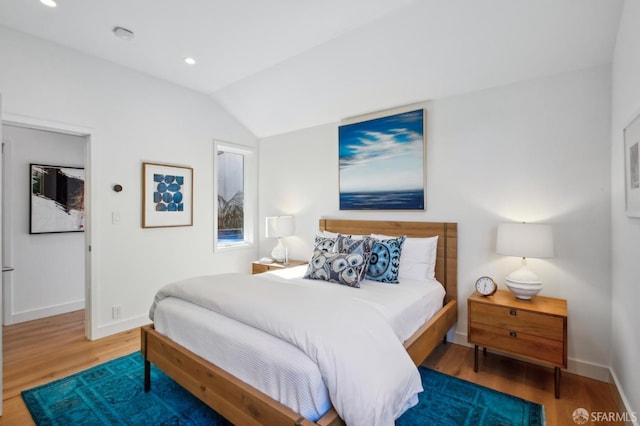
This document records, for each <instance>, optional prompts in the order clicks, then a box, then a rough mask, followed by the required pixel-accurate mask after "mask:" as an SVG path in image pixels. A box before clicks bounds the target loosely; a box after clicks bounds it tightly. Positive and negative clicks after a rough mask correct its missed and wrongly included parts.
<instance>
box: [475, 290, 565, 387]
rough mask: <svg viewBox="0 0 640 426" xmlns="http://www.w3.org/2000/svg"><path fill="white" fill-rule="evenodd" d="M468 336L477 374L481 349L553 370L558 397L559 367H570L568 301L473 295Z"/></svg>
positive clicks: (505, 294) (500, 294)
mask: <svg viewBox="0 0 640 426" xmlns="http://www.w3.org/2000/svg"><path fill="white" fill-rule="evenodd" d="M467 333H468V334H467V336H468V341H469V343H471V344H473V345H474V360H473V371H475V372H477V371H478V346H479V345H480V346H483V347H484V349H483V351H484V353H485V354H486V350H487V348H491V349H496V350H498V351H500V352H504V353H505V354H507V355H514V356H516V357H519V358H522V359H525V360H527V361H533V362H537V363H541V364H544V365H549V366H552V367H554V387H555V396H556V398H559V397H560V368H567V301H566V300H564V299H555V298H552V297H543V296H534V297H533V298H532V299H531V300H520V299H517V298H516V297H515V295H514V294H513V293H511V292H510V291H504V290H498V291H497V292H496V293H495V294H494V295H493V296H488V297H485V296H481V295H480V294H479V293H478V292H474V293H473V294H472V295H471V296H470V297H469V299H467Z"/></svg>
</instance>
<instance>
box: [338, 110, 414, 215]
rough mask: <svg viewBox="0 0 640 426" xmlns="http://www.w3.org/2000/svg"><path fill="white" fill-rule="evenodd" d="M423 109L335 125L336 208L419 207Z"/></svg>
mask: <svg viewBox="0 0 640 426" xmlns="http://www.w3.org/2000/svg"><path fill="white" fill-rule="evenodd" d="M424 116H425V111H424V109H413V110H409V111H406V112H401V113H398V114H393V115H387V116H382V117H377V118H373V119H370V120H364V121H358V122H353V123H348V124H343V125H341V126H339V128H338V141H339V142H338V144H339V157H340V179H339V180H340V210H425V184H424V183H425V161H424V159H425V144H424V133H425V132H424V122H425V121H424Z"/></svg>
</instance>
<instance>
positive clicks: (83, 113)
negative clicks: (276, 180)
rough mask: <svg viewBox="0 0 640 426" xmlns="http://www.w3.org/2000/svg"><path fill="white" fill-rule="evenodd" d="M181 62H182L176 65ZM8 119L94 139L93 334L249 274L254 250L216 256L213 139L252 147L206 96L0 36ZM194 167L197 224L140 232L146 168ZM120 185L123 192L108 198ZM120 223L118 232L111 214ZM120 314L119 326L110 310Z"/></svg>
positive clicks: (0, 85)
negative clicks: (71, 129) (160, 293)
mask: <svg viewBox="0 0 640 426" xmlns="http://www.w3.org/2000/svg"><path fill="white" fill-rule="evenodd" d="M176 60H180V58H176ZM0 63H2V64H11V66H2V67H0V93H2V99H3V112H4V113H5V118H6V115H7V114H12V115H14V116H19V115H22V116H27V117H31V118H35V119H39V120H44V121H47V122H51V123H56V122H59V123H61V126H66V125H71V126H77V127H80V128H86V129H89V133H91V138H90V139H91V140H90V151H91V154H90V155H91V161H90V163H89V164H88V165H87V166H88V170H90V176H89V178H90V180H91V191H92V193H91V194H90V202H91V206H90V208H91V209H92V213H90V214H91V215H92V217H93V219H94V222H93V223H92V224H91V227H92V233H93V236H94V239H93V241H91V244H92V249H93V250H92V253H91V256H92V258H93V265H92V272H91V273H92V276H93V278H94V280H93V282H92V285H93V289H94V290H93V296H94V300H93V301H92V302H91V303H92V305H93V306H96V312H94V321H93V330H92V331H93V335H94V337H100V336H103V335H106V334H110V333H113V332H117V331H120V330H127V329H130V328H132V327H135V326H137V325H140V324H144V323H148V322H149V319H148V317H147V314H148V309H149V307H150V305H151V302H152V300H153V296H154V294H155V291H156V290H157V289H158V288H159V287H160V286H161V285H163V284H165V283H168V282H171V281H174V280H177V279H180V278H184V277H187V276H192V275H198V274H206V273H212V272H228V271H233V270H238V271H246V272H249V271H250V262H251V261H252V260H254V259H255V258H256V255H257V253H256V249H255V248H254V247H248V248H247V249H244V250H233V251H227V252H223V253H214V252H213V218H214V215H213V167H212V163H213V155H214V154H213V140H214V139H216V138H217V139H220V140H225V141H230V142H235V143H237V144H242V145H246V146H252V147H254V146H256V140H255V138H254V137H253V135H251V133H250V132H248V131H247V130H246V129H245V128H244V127H242V126H241V125H240V124H238V122H237V121H236V120H235V119H234V118H233V117H231V116H230V115H229V114H227V113H226V112H225V111H224V110H223V109H222V108H220V107H219V106H218V105H217V104H216V103H215V102H214V101H212V99H211V98H209V97H208V96H205V95H202V94H198V93H196V92H192V91H189V90H186V89H183V88H180V87H178V86H174V85H172V84H169V83H166V82H164V81H161V80H158V79H155V78H151V77H149V76H146V75H144V74H141V73H137V72H134V71H131V70H128V69H126V68H123V67H120V66H117V65H114V64H111V63H109V62H106V61H103V60H100V59H96V58H93V57H90V56H87V55H83V54H80V53H78V52H76V51H74V50H71V49H66V48H62V47H59V46H56V45H54V44H51V43H48V42H46V41H43V40H40V39H36V38H33V37H30V36H26V35H23V34H21V33H17V32H15V31H12V30H8V29H6V28H0ZM144 161H152V162H161V163H170V164H182V165H188V166H192V167H193V168H194V199H195V202H194V218H193V219H194V226H192V227H180V228H162V229H142V228H141V193H142V184H141V174H142V172H141V170H142V162H144ZM116 183H118V184H121V185H122V186H123V187H124V190H123V191H122V192H121V193H115V192H114V191H112V189H111V188H112V186H113V185H114V184H116ZM114 211H118V212H120V215H121V223H120V224H119V225H113V224H112V221H111V217H112V212H114ZM114 305H121V306H122V318H123V319H122V321H114V320H112V318H111V308H112V306H114Z"/></svg>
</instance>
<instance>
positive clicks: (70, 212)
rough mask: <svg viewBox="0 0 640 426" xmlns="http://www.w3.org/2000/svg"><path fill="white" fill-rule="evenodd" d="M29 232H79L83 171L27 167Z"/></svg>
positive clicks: (81, 225)
mask: <svg viewBox="0 0 640 426" xmlns="http://www.w3.org/2000/svg"><path fill="white" fill-rule="evenodd" d="M29 167H30V170H31V172H30V173H31V179H30V184H31V188H30V192H31V195H30V198H29V216H30V221H29V233H30V234H49V233H59V232H83V231H84V228H85V214H84V180H85V178H84V169H83V168H81V167H66V166H49V165H44V164H30V165H29Z"/></svg>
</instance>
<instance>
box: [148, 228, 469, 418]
mask: <svg viewBox="0 0 640 426" xmlns="http://www.w3.org/2000/svg"><path fill="white" fill-rule="evenodd" d="M319 230H320V231H327V232H334V233H340V234H349V235H368V234H384V235H406V236H407V237H417V238H421V237H431V236H438V245H437V261H436V264H435V277H436V279H437V280H438V282H440V283H441V284H442V286H443V287H444V289H445V296H444V304H443V305H444V306H442V308H441V309H440V310H438V311H437V312H436V313H435V315H433V316H431V317H430V319H429V320H428V321H426V323H424V324H423V325H422V326H420V327H419V328H418V330H417V331H416V332H415V333H413V334H412V335H410V336H409V337H408V338H407V339H406V340H405V341H404V347H405V349H406V353H407V354H408V355H409V357H410V358H411V361H413V363H414V364H415V365H419V364H421V363H422V362H423V361H424V360H425V359H426V357H427V356H428V354H429V353H430V352H431V351H432V350H433V348H435V346H436V345H437V344H439V343H440V342H441V341H442V340H443V339H444V338H445V336H446V332H447V331H448V330H449V329H450V328H451V327H452V326H453V325H454V324H455V322H456V320H457V301H456V295H457V225H456V224H455V223H429V222H397V221H359V220H342V219H321V220H320V223H319ZM165 332H166V331H165ZM141 339H142V341H141V351H142V354H143V356H144V358H145V389H146V390H148V389H149V388H150V385H151V384H150V374H149V371H150V364H151V363H153V364H154V365H156V366H157V367H158V368H160V369H161V370H163V371H164V372H165V373H166V374H168V375H169V376H170V377H172V378H173V379H174V380H176V381H177V382H178V383H180V384H181V385H182V386H184V387H185V388H186V389H188V390H189V391H190V392H192V393H193V394H194V395H195V396H197V397H198V398H200V399H201V400H202V401H203V402H205V403H206V404H207V405H209V406H210V407H212V408H213V409H214V410H216V411H217V412H219V413H220V414H222V415H223V416H224V417H226V418H227V419H229V420H230V421H231V422H233V423H234V424H241V425H243V424H249V425H251V424H255V425H258V424H269V425H298V424H301V425H313V424H318V425H339V424H344V423H343V421H342V419H341V418H340V417H339V416H338V414H337V412H336V410H335V409H329V411H328V412H327V413H326V414H324V415H322V417H320V418H317V419H314V420H315V421H311V420H309V419H308V418H306V417H305V416H303V415H301V414H300V413H299V412H298V411H295V410H293V409H291V408H289V407H288V406H286V405H284V404H282V403H280V402H278V401H277V400H275V399H273V398H272V397H270V396H268V395H267V394H266V393H264V392H261V391H259V390H258V389H256V388H255V387H253V386H251V385H249V384H247V383H245V382H244V381H242V380H240V379H239V378H238V377H236V375H233V374H231V373H229V372H228V371H225V370H224V369H222V368H220V367H219V366H217V365H216V364H215V363H213V362H210V361H208V360H207V359H205V357H202V356H199V355H197V354H196V353H195V352H199V351H198V350H196V349H193V350H192V348H189V349H187V347H188V346H190V345H189V344H185V345H186V346H187V347H185V346H184V345H182V344H179V343H177V342H176V341H174V340H173V339H172V338H170V337H167V336H166V335H165V334H163V333H160V332H159V331H158V330H156V329H155V327H154V325H149V326H146V327H143V328H142V336H141ZM403 340H404V339H403ZM194 351H195V352H194Z"/></svg>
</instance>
